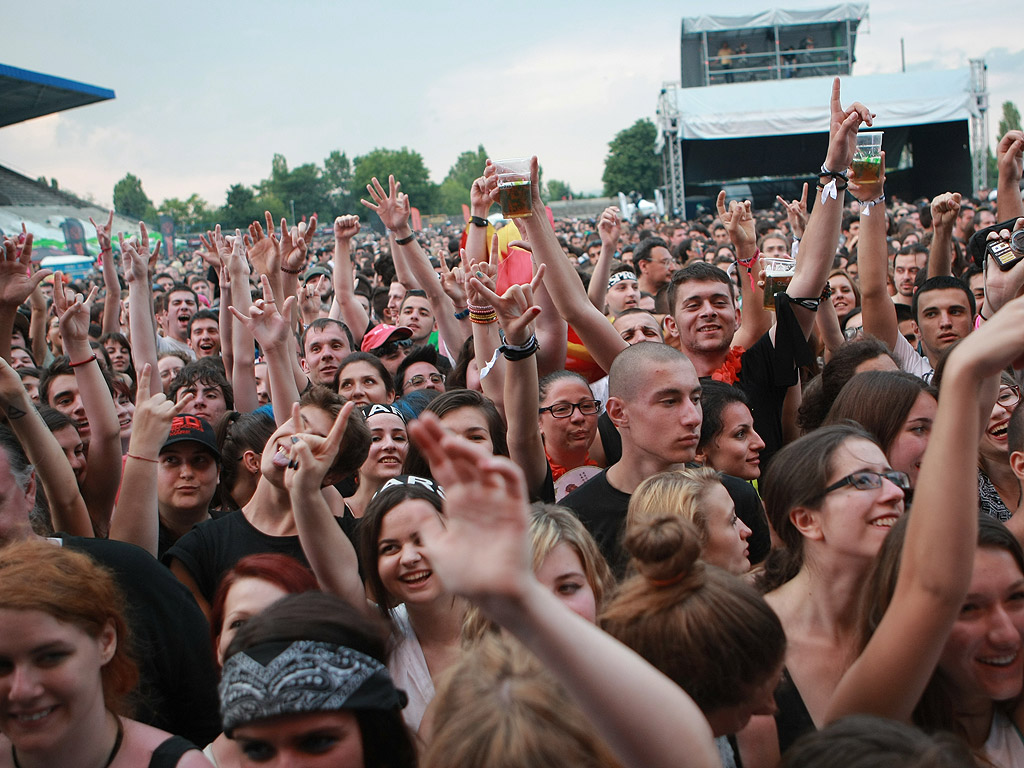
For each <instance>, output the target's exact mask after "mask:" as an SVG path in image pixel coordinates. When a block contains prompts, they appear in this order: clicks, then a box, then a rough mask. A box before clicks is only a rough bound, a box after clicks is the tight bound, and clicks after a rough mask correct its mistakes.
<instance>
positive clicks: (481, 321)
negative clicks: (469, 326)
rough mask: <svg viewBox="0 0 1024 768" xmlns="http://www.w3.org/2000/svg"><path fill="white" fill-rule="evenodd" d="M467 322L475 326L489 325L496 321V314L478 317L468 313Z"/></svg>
mask: <svg viewBox="0 0 1024 768" xmlns="http://www.w3.org/2000/svg"><path fill="white" fill-rule="evenodd" d="M469 321H470V322H471V323H476V324H477V325H490V324H491V323H496V322H497V321H498V313H497V312H491V313H490V314H489V315H478V314H476V313H474V312H470V313H469Z"/></svg>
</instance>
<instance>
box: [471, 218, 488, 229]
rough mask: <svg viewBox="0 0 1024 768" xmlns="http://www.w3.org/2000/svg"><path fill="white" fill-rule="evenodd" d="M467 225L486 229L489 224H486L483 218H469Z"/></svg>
mask: <svg viewBox="0 0 1024 768" xmlns="http://www.w3.org/2000/svg"><path fill="white" fill-rule="evenodd" d="M469 223H470V224H473V225H475V226H477V227H486V226H487V225H488V224H489V223H490V222H488V221H487V219H485V218H484V217H483V216H470V217H469Z"/></svg>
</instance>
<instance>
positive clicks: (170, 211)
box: [157, 194, 217, 232]
mask: <svg viewBox="0 0 1024 768" xmlns="http://www.w3.org/2000/svg"><path fill="white" fill-rule="evenodd" d="M157 213H160V214H164V215H167V216H171V217H172V218H173V219H174V223H175V224H176V225H177V227H178V229H179V230H180V231H182V232H202V231H203V230H206V229H209V228H210V227H212V226H213V225H214V224H216V223H217V222H216V221H215V218H216V215H215V214H216V212H215V211H214V210H213V209H211V208H210V207H209V206H208V205H207V204H206V201H205V200H203V198H201V197H200V196H199V195H195V194H193V195H192V196H191V197H189V199H188V200H179V199H178V198H176V197H172V198H169V199H167V200H164V201H163V202H162V203H161V204H160V207H159V208H158V209H157Z"/></svg>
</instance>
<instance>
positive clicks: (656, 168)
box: [601, 118, 661, 198]
mask: <svg viewBox="0 0 1024 768" xmlns="http://www.w3.org/2000/svg"><path fill="white" fill-rule="evenodd" d="M657 135H658V132H657V129H656V128H655V127H654V123H652V122H651V121H650V120H649V119H647V118H644V119H642V120H637V121H636V122H635V123H633V125H632V126H630V127H629V128H626V129H624V130H621V131H619V132H618V133H617V134H615V138H614V139H612V140H611V142H610V143H609V144H608V149H609V152H608V157H607V159H606V160H605V163H604V175H603V176H602V177H601V180H602V181H604V193H605V195H609V196H614V195H616V194H618V193H619V192H625V193H627V194H628V193H629V192H633V191H636V192H639V193H640V194H642V195H643V196H644V197H646V198H653V196H654V189H655V187H657V186H658V185H659V184H660V183H661V158H660V157H659V156H658V155H656V154H655V152H654V142H655V139H656V138H657Z"/></svg>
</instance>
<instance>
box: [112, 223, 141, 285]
mask: <svg viewBox="0 0 1024 768" xmlns="http://www.w3.org/2000/svg"><path fill="white" fill-rule="evenodd" d="M117 242H118V244H119V245H120V246H121V259H122V262H123V265H124V279H125V280H126V281H127V282H128V284H129V285H132V284H136V285H138V284H148V282H149V263H148V260H147V259H146V258H144V257H143V255H142V254H141V253H140V252H139V248H138V241H137V240H136V239H135V238H134V237H133V238H130V239H128V240H125V239H124V233H122V232H118V233H117Z"/></svg>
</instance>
